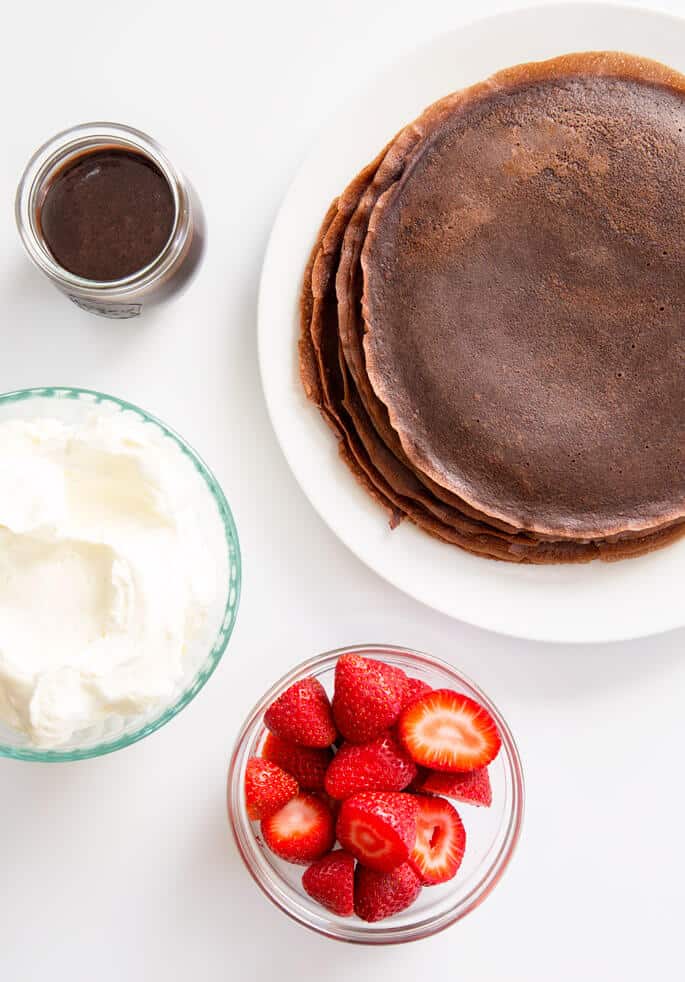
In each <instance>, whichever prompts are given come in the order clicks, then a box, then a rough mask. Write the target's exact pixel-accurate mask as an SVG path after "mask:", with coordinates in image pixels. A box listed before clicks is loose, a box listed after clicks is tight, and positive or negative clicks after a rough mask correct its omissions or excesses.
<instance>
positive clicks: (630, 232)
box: [300, 52, 685, 563]
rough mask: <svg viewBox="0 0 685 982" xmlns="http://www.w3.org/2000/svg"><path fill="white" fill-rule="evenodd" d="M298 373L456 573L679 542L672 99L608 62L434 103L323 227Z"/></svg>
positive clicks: (668, 73)
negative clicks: (455, 550) (454, 548)
mask: <svg viewBox="0 0 685 982" xmlns="http://www.w3.org/2000/svg"><path fill="white" fill-rule="evenodd" d="M301 313H302V332H301V338H300V370H301V376H302V381H303V384H304V388H305V391H306V394H307V396H308V398H309V399H310V400H312V401H313V402H314V403H316V405H317V406H319V408H320V409H321V412H322V414H323V415H324V417H325V418H326V420H327V421H328V422H329V423H330V424H331V426H332V428H333V430H334V431H335V433H336V435H337V436H338V438H339V447H340V453H341V455H342V457H343V459H344V460H345V461H346V463H347V464H348V466H349V467H350V469H351V470H352V471H353V472H354V474H355V476H356V477H357V478H358V479H359V481H360V482H361V483H362V485H363V486H364V487H365V488H366V490H367V491H368V492H369V493H370V494H371V495H372V496H373V497H374V498H375V499H376V500H377V501H378V502H379V503H380V504H381V505H383V506H384V507H385V508H386V509H387V510H388V511H389V513H390V521H391V525H393V526H395V525H396V524H397V523H398V522H400V521H401V520H402V519H404V518H407V519H409V520H410V521H411V522H413V523H415V524H416V525H417V526H419V527H420V528H422V529H424V530H425V531H426V532H428V533H430V534H431V535H434V536H436V537H438V538H439V539H442V540H444V541H445V542H449V543H454V544H455V545H458V546H460V547H461V548H463V549H466V550H468V551H469V552H471V553H475V554H477V555H481V556H487V557H491V558H494V559H502V560H509V561H513V562H527V563H559V562H586V561H589V560H592V559H595V558H601V559H622V558H624V557H629V556H636V555H640V554H642V553H645V552H648V551H651V550H653V549H656V548H658V547H660V546H663V545H665V544H667V543H669V542H671V541H672V540H673V539H675V538H676V537H677V536H679V535H681V534H683V533H685V479H684V477H685V468H684V466H683V465H684V464H685V77H683V76H682V75H680V74H678V73H676V72H674V71H672V70H671V69H668V68H666V67H665V66H663V65H659V64H657V63H655V62H652V61H648V60H645V59H639V58H636V57H633V56H629V55H625V54H619V53H611V52H608V53H607V52H602V53H584V54H577V55H568V56H564V57H561V58H557V59H553V60H552V61H547V62H541V63H535V64H529V65H522V66H518V67H516V68H511V69H508V70H506V71H503V72H500V73H499V74H497V75H495V76H493V77H492V78H490V79H488V80H487V81H485V82H483V83H481V84H478V85H475V86H473V87H471V88H468V89H465V90H463V91H461V92H457V93H454V94H453V95H450V96H448V97H447V98H445V99H442V100H441V101H439V102H437V103H435V104H434V105H432V106H431V107H430V108H429V109H427V110H426V111H425V112H424V113H423V115H421V116H420V117H419V119H418V120H416V121H415V122H414V123H412V124H411V125H409V126H407V127H406V128H405V129H403V130H402V131H401V132H400V133H399V134H398V135H397V136H396V137H395V138H394V139H393V140H392V141H391V142H390V143H389V144H388V146H386V147H385V149H384V150H383V151H382V152H381V153H380V154H379V155H378V157H377V158H376V159H375V160H374V161H373V162H372V163H371V164H369V165H368V167H366V168H365V169H364V170H363V171H362V172H361V173H360V174H359V175H358V176H357V177H356V178H355V179H354V180H353V181H352V183H351V184H350V185H349V186H348V187H347V188H346V189H345V191H344V192H343V193H342V194H341V196H340V197H339V198H338V199H336V200H335V201H334V202H333V204H332V205H331V207H330V209H329V211H328V214H327V215H326V217H325V220H324V223H323V226H322V228H321V230H320V232H319V236H318V239H317V242H316V245H315V246H314V249H313V252H312V255H311V258H310V261H309V265H308V267H307V270H306V273H305V278H304V286H303V291H302V304H301Z"/></svg>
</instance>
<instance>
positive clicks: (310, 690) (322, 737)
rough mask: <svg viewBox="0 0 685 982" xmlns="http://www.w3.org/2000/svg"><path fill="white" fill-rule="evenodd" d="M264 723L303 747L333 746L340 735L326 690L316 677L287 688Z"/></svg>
mask: <svg viewBox="0 0 685 982" xmlns="http://www.w3.org/2000/svg"><path fill="white" fill-rule="evenodd" d="M264 725H265V726H266V727H267V728H268V729H269V730H271V732H272V733H275V734H276V736H279V737H282V738H283V739H284V740H291V741H292V742H293V743H297V744H299V745H300V746H302V747H329V746H330V745H331V744H332V743H333V741H334V740H335V738H336V736H337V730H336V728H335V723H334V722H333V713H332V711H331V704H330V702H329V700H328V696H327V695H326V690H325V689H324V687H323V686H322V685H321V683H320V682H319V680H318V679H315V678H306V679H301V680H300V681H299V682H295V683H293V685H291V686H290V688H288V689H286V690H285V692H284V693H283V694H282V695H280V696H279V697H278V699H276V701H275V702H273V703H272V704H271V705H270V706H269V708H268V709H267V711H266V712H265V714H264Z"/></svg>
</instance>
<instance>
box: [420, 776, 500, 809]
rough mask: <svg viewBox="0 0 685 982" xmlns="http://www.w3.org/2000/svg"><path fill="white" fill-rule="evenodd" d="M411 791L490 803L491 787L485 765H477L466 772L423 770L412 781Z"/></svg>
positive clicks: (473, 803)
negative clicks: (473, 769)
mask: <svg viewBox="0 0 685 982" xmlns="http://www.w3.org/2000/svg"><path fill="white" fill-rule="evenodd" d="M411 790H412V791H423V792H424V793H427V794H440V795H445V796H446V797H447V798H456V799H457V801H465V802H467V803H468V804H470V805H484V806H485V807H486V808H489V806H490V805H491V804H492V788H491V787H490V775H489V774H488V769H487V767H478V768H476V770H475V771H468V772H467V773H466V774H455V773H453V774H449V773H448V772H447V771H423V772H422V773H420V774H419V776H418V778H417V779H416V780H415V781H413V782H412V785H411Z"/></svg>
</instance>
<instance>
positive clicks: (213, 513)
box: [0, 387, 241, 763]
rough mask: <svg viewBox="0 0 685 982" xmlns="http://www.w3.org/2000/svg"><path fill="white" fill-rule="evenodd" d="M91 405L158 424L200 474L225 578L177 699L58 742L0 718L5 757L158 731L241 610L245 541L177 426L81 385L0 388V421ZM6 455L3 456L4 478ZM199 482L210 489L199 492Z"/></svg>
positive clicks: (212, 659)
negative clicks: (33, 737)
mask: <svg viewBox="0 0 685 982" xmlns="http://www.w3.org/2000/svg"><path fill="white" fill-rule="evenodd" d="M93 411H97V412H98V414H114V415H116V414H118V413H124V414H127V415H129V416H135V417H136V418H137V419H138V420H140V421H142V422H143V423H145V425H146V426H150V427H154V428H155V430H156V433H155V438H156V439H157V440H159V439H161V441H162V442H164V441H166V440H169V441H170V442H171V444H173V446H174V448H175V450H177V451H178V453H179V454H180V455H181V457H180V458H179V462H180V465H181V466H182V467H184V468H185V469H186V471H187V472H188V475H189V477H188V479H189V480H191V479H197V480H198V481H199V485H198V487H199V489H200V491H199V493H198V496H197V500H198V505H197V507H198V517H199V521H200V523H201V525H202V527H203V529H204V530H205V533H206V534H207V535H208V537H209V541H210V543H211V546H210V547H211V548H212V549H213V550H214V551H215V557H216V561H217V571H218V575H219V576H220V578H221V579H220V584H219V586H218V587H217V591H216V599H215V602H214V604H213V606H212V608H211V609H210V611H209V614H208V617H207V621H206V629H205V631H204V632H203V634H202V635H201V636H200V637H198V639H197V641H196V642H194V643H193V644H192V645H191V646H190V647H189V650H188V652H187V653H186V656H185V659H184V661H185V666H186V667H185V672H184V676H183V678H182V680H181V681H180V682H179V684H178V686H177V689H176V691H175V692H174V695H173V697H172V699H171V700H170V701H169V702H167V703H165V704H163V705H158V706H156V707H155V708H154V709H152V710H150V711H149V712H147V713H145V714H143V715H136V716H119V715H111V716H107V717H105V718H103V719H102V720H101V721H99V722H98V723H97V724H96V725H94V726H91V727H89V728H88V729H86V730H82V731H79V732H78V733H76V734H75V735H74V736H73V737H72V739H71V740H69V741H68V742H67V743H65V744H61V745H60V746H59V747H56V748H50V749H44V748H41V747H36V746H35V745H33V744H31V742H30V740H29V738H28V737H27V736H26V735H25V734H23V733H21V732H18V731H15V730H14V729H12V728H11V727H9V726H8V725H7V724H5V723H3V722H2V721H0V757H12V758H14V759H17V760H29V761H42V762H44V763H50V762H53V761H54V762H59V761H70V760H83V759H85V758H87V757H99V756H101V755H103V754H108V753H112V752H113V751H115V750H121V749H123V748H124V747H128V746H130V744H132V743H136V742H137V741H138V740H142V739H143V737H146V736H148V735H149V734H150V733H154V731H155V730H158V729H159V728H160V727H161V726H164V724H165V723H168V722H169V720H171V719H173V717H174V716H176V715H177V713H180V712H181V710H182V709H183V708H184V707H185V706H187V705H188V703H189V702H190V701H191V700H192V699H194V698H195V696H196V695H197V693H198V692H199V691H200V689H201V688H202V687H203V685H204V684H205V683H206V682H207V680H208V679H209V677H210V676H211V674H212V673H213V671H214V669H215V668H216V667H217V665H218V664H219V661H220V660H221V656H222V655H223V653H224V651H225V650H226V646H227V645H228V642H229V639H230V637H231V633H232V631H233V627H234V624H235V620H236V615H237V612H238V604H239V600H240V583H241V562H240V544H239V541H238V532H237V530H236V526H235V522H234V521H233V515H232V514H231V509H230V508H229V505H228V502H227V501H226V497H225V495H224V493H223V491H222V490H221V487H220V486H219V484H218V482H217V480H216V478H215V477H214V475H213V474H212V472H211V471H210V470H209V468H208V467H207V465H206V464H205V463H204V461H203V460H202V459H201V457H200V456H199V455H198V454H197V453H196V452H195V451H194V450H193V449H192V447H190V446H189V445H188V444H187V443H186V442H185V440H183V439H182V438H181V437H180V436H179V435H178V434H177V433H175V432H174V431H173V430H172V429H170V428H169V427H168V426H166V425H165V424H164V423H162V422H161V421H160V420H158V419H157V418H156V417H155V416H152V415H151V414H150V413H147V412H145V411H144V410H142V409H139V408H138V407H137V406H133V405H131V404H130V403H128V402H125V401H124V400H122V399H117V398H115V397H114V396H109V395H105V394H103V393H101V392H94V391H91V390H89V389H77V388H63V387H56V388H34V389H21V390H19V391H16V392H8V393H5V394H4V395H0V423H1V422H4V421H5V420H7V419H27V420H31V419H37V418H39V417H51V418H53V419H60V420H62V421H64V422H72V423H74V422H78V421H79V420H83V419H85V418H86V417H87V416H88V415H89V414H91V413H92V412H93ZM1 474H2V461H0V479H1ZM202 488H204V491H205V492H206V493H202Z"/></svg>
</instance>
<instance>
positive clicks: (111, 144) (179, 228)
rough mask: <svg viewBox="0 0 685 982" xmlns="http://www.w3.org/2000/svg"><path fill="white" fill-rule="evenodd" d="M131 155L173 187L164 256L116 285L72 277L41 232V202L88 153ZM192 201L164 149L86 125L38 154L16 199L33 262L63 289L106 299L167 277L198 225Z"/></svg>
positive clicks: (125, 130)
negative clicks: (54, 180)
mask: <svg viewBox="0 0 685 982" xmlns="http://www.w3.org/2000/svg"><path fill="white" fill-rule="evenodd" d="M105 148H108V149H118V150H129V151H133V152H135V153H139V154H141V155H143V156H145V157H146V158H147V159H148V160H150V162H151V163H152V164H154V166H155V167H157V168H158V170H159V171H160V172H161V174H162V176H163V177H164V179H165V180H166V182H167V184H168V185H169V189H170V191H171V194H172V198H173V203H174V222H173V225H172V229H171V232H170V233H169V238H168V239H167V241H166V243H165V245H164V247H163V248H162V250H161V252H160V253H159V254H158V255H157V256H155V258H154V259H153V260H152V261H151V262H150V263H148V264H147V265H146V266H143V267H142V268H141V269H139V270H136V271H135V272H133V273H130V274H129V275H128V276H124V277H121V278H120V279H117V280H91V279H88V278H87V277H83V276H78V275H77V274H76V273H71V272H70V271H69V270H67V269H65V268H64V267H63V266H60V264H59V263H58V262H57V261H56V260H55V258H54V256H53V255H52V253H51V252H50V250H49V249H48V247H47V244H46V243H45V241H44V236H43V235H42V233H41V231H40V227H39V220H38V213H39V197H40V195H41V194H42V193H43V192H44V191H45V189H46V185H47V183H48V182H49V180H50V179H51V177H52V176H53V175H54V174H55V172H56V171H58V170H59V169H60V168H62V167H64V166H65V165H66V164H68V162H69V161H70V160H73V159H75V158H77V157H79V156H82V155H83V154H84V153H92V152H97V151H98V150H99V149H105ZM191 209H192V202H191V197H190V195H189V194H188V191H187V188H186V184H185V180H184V178H183V176H182V175H181V173H180V172H179V171H178V170H177V169H176V168H175V167H174V165H173V164H172V162H171V160H170V159H169V158H168V156H167V155H166V152H165V151H164V150H163V148H162V147H161V146H160V145H159V144H158V143H157V142H156V141H155V140H154V139H153V138H152V137H150V136H148V135H147V133H143V132H142V130H137V129H134V128H133V127H131V126H124V125H122V124H120V123H109V122H93V123H82V124H80V125H78V126H73V127H70V128H68V129H66V130H62V131H61V132H59V133H57V134H55V136H53V137H51V139H49V140H48V141H46V142H45V143H44V144H43V145H42V146H40V147H39V148H38V150H36V152H35V153H34V154H33V155H32V157H31V159H30V160H29V162H28V164H27V165H26V168H25V170H24V173H23V174H22V177H21V180H20V181H19V186H18V188H17V194H16V199H15V216H16V221H17V227H18V229H19V234H20V235H21V238H22V241H23V243H24V247H25V249H26V251H27V252H28V254H29V257H30V258H31V260H32V261H33V262H34V263H35V265H36V266H38V268H39V269H41V270H42V271H43V272H44V273H45V274H46V275H47V276H49V277H50V279H52V280H53V281H54V282H55V283H56V285H58V286H59V287H61V288H62V289H69V290H73V291H77V292H78V291H87V293H88V295H89V296H92V295H93V294H96V295H97V296H100V297H102V298H107V299H112V300H114V299H117V298H120V297H121V298H124V297H127V296H129V295H130V294H131V292H132V291H136V292H140V291H142V290H145V289H146V288H147V287H148V286H150V285H151V284H152V283H155V282H156V281H157V280H159V279H161V278H163V277H164V276H165V275H166V273H167V272H168V271H169V270H170V269H171V268H172V267H173V266H174V264H175V263H176V262H177V260H178V259H179V257H180V256H181V255H182V254H183V252H184V249H185V246H186V243H187V240H188V237H189V235H190V233H191V230H192V226H193V216H192V214H191Z"/></svg>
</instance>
